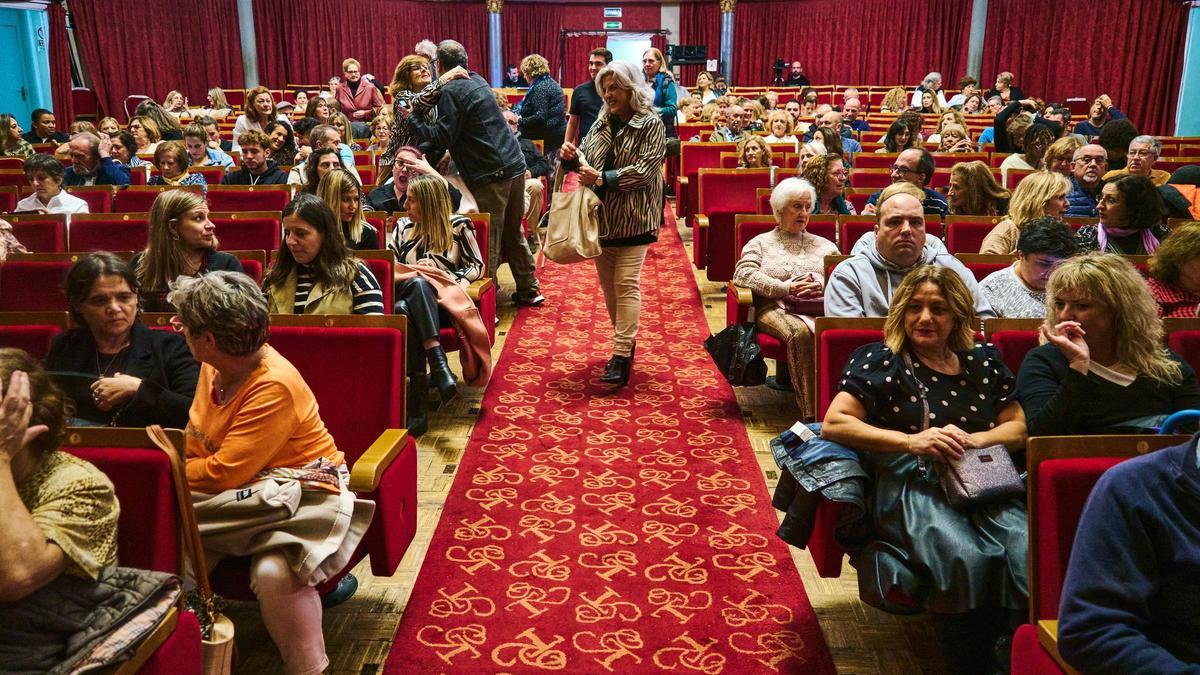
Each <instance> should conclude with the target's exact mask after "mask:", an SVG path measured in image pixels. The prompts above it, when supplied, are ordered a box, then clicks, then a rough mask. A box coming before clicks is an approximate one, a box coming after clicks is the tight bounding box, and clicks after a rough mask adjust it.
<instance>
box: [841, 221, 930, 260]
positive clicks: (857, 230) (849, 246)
mask: <svg viewBox="0 0 1200 675" xmlns="http://www.w3.org/2000/svg"><path fill="white" fill-rule="evenodd" d="M838 224H839V227H840V232H839V234H840V236H841V238H840V239H839V240H838V245H839V248H840V249H841V251H842V253H845V254H846V255H849V254H850V252H851V251H853V250H854V245H855V244H857V243H858V240H859V238H860V237H862V236H863V235H864V234H866V233H868V232H870V231H872V230H874V229H875V216H842V217H840V218H838ZM925 236H927V237H941V236H942V221H941V219H940V218H939V217H938V216H936V215H929V214H925Z"/></svg>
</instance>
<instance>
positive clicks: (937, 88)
mask: <svg viewBox="0 0 1200 675" xmlns="http://www.w3.org/2000/svg"><path fill="white" fill-rule="evenodd" d="M925 94H929V98H925ZM912 107H913V108H920V109H921V112H932V113H936V114H940V113H941V112H942V110H945V109H946V108H947V107H948V106H947V104H946V94H945V92H943V91H942V74H941V73H930V74H928V75H926V76H925V79H924V80H921V84H920V85H919V86H918V87H917V88H916V89H915V90H914V91H913V94H912ZM925 108H929V110H925Z"/></svg>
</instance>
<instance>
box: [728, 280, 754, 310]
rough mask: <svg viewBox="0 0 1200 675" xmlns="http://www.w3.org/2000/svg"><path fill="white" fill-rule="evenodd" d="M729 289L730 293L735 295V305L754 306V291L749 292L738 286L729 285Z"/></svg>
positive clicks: (747, 289)
mask: <svg viewBox="0 0 1200 675" xmlns="http://www.w3.org/2000/svg"><path fill="white" fill-rule="evenodd" d="M729 289H730V292H731V293H736V294H737V304H738V305H741V306H743V307H753V306H754V291H751V290H750V289H749V288H746V287H745V286H738V285H737V284H729Z"/></svg>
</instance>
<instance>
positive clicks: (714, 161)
mask: <svg viewBox="0 0 1200 675" xmlns="http://www.w3.org/2000/svg"><path fill="white" fill-rule="evenodd" d="M723 152H737V144H736V143H686V142H685V143H681V144H680V146H679V173H680V174H681V175H684V176H695V175H696V173H697V172H698V171H699V170H700V169H713V168H717V167H719V166H720V165H721V153H723ZM689 180H690V178H689Z"/></svg>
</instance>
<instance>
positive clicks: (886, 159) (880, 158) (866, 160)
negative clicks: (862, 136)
mask: <svg viewBox="0 0 1200 675" xmlns="http://www.w3.org/2000/svg"><path fill="white" fill-rule="evenodd" d="M899 156H900V153H897V152H862V153H859V154H858V155H855V157H854V168H856V169H890V168H892V165H893V164H895V163H896V158H897V157H899ZM854 187H867V186H865V185H863V186H860V185H857V184H856V185H855V186H854Z"/></svg>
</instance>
